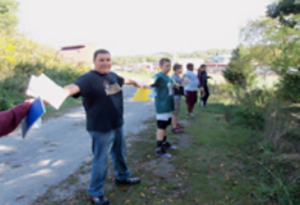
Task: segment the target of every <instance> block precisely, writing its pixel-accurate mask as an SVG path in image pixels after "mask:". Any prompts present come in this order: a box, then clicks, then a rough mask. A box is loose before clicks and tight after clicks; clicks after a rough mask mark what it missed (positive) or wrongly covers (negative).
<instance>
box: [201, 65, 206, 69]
mask: <svg viewBox="0 0 300 205" xmlns="http://www.w3.org/2000/svg"><path fill="white" fill-rule="evenodd" d="M206 67H207V65H206V64H201V65H200V67H199V68H200V69H201V68H206Z"/></svg>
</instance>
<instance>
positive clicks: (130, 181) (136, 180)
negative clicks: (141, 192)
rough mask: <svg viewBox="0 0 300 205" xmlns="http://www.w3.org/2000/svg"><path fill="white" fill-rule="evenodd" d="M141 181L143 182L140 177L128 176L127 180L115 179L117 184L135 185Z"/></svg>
mask: <svg viewBox="0 0 300 205" xmlns="http://www.w3.org/2000/svg"><path fill="white" fill-rule="evenodd" d="M140 183H141V179H140V178H128V179H125V180H120V179H116V180H115V184H116V185H135V184H140Z"/></svg>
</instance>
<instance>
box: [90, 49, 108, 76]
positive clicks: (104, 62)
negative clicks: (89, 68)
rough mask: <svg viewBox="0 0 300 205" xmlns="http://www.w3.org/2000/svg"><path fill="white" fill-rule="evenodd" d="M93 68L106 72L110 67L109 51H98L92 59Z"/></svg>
mask: <svg viewBox="0 0 300 205" xmlns="http://www.w3.org/2000/svg"><path fill="white" fill-rule="evenodd" d="M94 66H95V70H96V71H98V72H99V73H101V74H107V73H109V72H110V69H111V56H110V54H109V53H99V54H98V55H97V56H96V58H95V59H94Z"/></svg>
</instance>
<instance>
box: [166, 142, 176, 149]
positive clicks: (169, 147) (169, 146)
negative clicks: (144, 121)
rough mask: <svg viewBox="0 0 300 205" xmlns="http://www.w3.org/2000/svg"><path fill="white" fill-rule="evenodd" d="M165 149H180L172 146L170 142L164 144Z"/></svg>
mask: <svg viewBox="0 0 300 205" xmlns="http://www.w3.org/2000/svg"><path fill="white" fill-rule="evenodd" d="M163 147H164V148H165V149H166V150H176V149H178V148H177V146H175V145H172V144H171V143H170V142H164V143H163Z"/></svg>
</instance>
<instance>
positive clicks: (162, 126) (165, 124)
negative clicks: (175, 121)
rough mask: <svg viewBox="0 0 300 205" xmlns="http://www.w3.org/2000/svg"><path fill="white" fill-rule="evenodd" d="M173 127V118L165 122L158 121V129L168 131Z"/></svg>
mask: <svg viewBox="0 0 300 205" xmlns="http://www.w3.org/2000/svg"><path fill="white" fill-rule="evenodd" d="M169 125H171V118H170V119H169V120H167V121H165V120H157V128H158V129H162V130H165V129H167V127H168V126H169Z"/></svg>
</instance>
